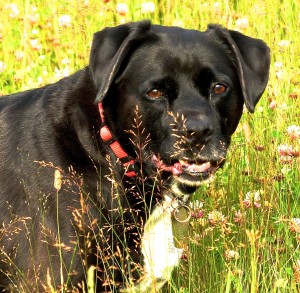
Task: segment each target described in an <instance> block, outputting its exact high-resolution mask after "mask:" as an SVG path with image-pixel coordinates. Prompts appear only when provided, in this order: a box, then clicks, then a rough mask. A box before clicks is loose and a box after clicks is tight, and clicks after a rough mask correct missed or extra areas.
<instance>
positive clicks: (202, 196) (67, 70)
mask: <svg viewBox="0 0 300 293" xmlns="http://www.w3.org/2000/svg"><path fill="white" fill-rule="evenodd" d="M145 3H147V4H145ZM151 3H152V4H151ZM141 4H143V5H141ZM145 18H147V19H151V20H152V21H153V22H154V23H157V24H164V25H177V26H182V27H185V28H193V29H199V30H205V29H206V27H207V24H209V23H218V24H221V25H223V26H225V27H227V28H229V29H237V30H239V31H241V32H242V33H244V34H247V35H250V36H252V37H256V38H261V39H263V40H264V41H265V42H266V43H267V44H268V45H269V46H270V48H271V57H272V60H271V72H270V81H269V84H268V86H267V90H266V92H265V93H264V95H263V97H262V99H261V101H260V102H259V104H258V106H257V107H256V112H255V113H254V114H249V113H247V112H245V113H244V115H243V118H242V120H241V123H240V126H239V128H238V129H237V131H236V133H235V134H234V136H233V139H232V145H231V147H230V152H229V156H228V160H227V163H226V165H225V166H224V168H223V169H222V170H220V171H218V173H217V176H216V180H215V181H214V182H213V183H211V184H210V185H209V186H203V187H201V189H200V190H199V191H198V192H197V194H195V195H194V200H195V201H196V203H197V206H196V204H195V212H194V215H195V216H194V219H193V221H192V223H191V224H192V237H191V240H190V245H189V251H187V253H186V260H185V261H183V263H182V266H180V268H179V270H178V271H177V272H175V274H174V279H173V281H174V282H172V283H171V284H169V287H168V288H167V291H168V292H182V293H188V292H190V293H196V292H201V293H204V292H208V293H214V292H226V293H227V292H243V293H244V292H251V293H254V292H300V2H299V0H287V1H283V0H260V1H253V0H250V1H249V0H232V1H229V0H228V1H219V2H215V1H210V0H208V1H196V0H194V1H193V0H181V1H178V0H162V1H158V0H156V1H153V2H146V1H100V0H97V1H96V0H70V1H67V0H65V1H63V0H54V1H51V3H49V1H39V0H36V1H33V0H32V1H30V0H16V1H14V2H10V1H9V0H7V1H1V3H0V95H5V94H8V93H13V92H16V91H20V90H26V89H29V88H34V87H39V86H42V85H45V84H48V83H53V82H55V81H57V80H59V79H60V78H62V77H64V76H67V75H70V74H71V73H73V72H75V71H76V70H78V69H79V68H82V67H84V66H85V65H87V64H88V56H89V50H90V45H91V40H92V36H93V33H94V32H96V31H98V30H100V29H102V28H104V27H105V26H114V25H117V24H120V23H123V22H128V21H138V20H141V19H145ZM0 188H1V186H0ZM49 292H58V291H55V288H50V287H49Z"/></svg>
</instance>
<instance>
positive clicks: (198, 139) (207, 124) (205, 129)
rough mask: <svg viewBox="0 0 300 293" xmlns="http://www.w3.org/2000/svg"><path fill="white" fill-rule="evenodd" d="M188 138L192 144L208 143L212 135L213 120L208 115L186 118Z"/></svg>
mask: <svg viewBox="0 0 300 293" xmlns="http://www.w3.org/2000/svg"><path fill="white" fill-rule="evenodd" d="M185 127H186V140H187V142H188V143H190V144H192V145H196V144H202V145H204V144H206V143H207V142H208V141H209V140H210V139H211V137H212V134H213V125H212V121H211V120H210V119H208V118H207V117H201V119H196V118H190V119H187V120H186V123H185Z"/></svg>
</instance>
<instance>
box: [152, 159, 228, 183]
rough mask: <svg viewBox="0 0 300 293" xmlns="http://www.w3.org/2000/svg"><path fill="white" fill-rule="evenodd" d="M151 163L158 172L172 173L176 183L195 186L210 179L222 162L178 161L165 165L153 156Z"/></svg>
mask: <svg viewBox="0 0 300 293" xmlns="http://www.w3.org/2000/svg"><path fill="white" fill-rule="evenodd" d="M152 161H153V163H154V165H155V166H156V168H158V169H159V170H161V171H165V172H169V173H172V174H173V176H174V178H175V179H176V180H177V181H179V182H181V183H184V184H185V185H190V186H195V185H196V186H197V185H199V184H201V183H202V182H203V181H206V180H208V179H209V178H211V177H212V175H214V173H215V172H216V170H217V169H218V168H219V166H220V164H221V162H222V161H223V160H220V161H219V162H217V161H212V162H210V161H203V162H194V161H187V160H178V161H177V162H174V163H172V164H166V163H164V162H163V161H162V160H161V159H160V158H158V157H157V156H155V155H153V158H152Z"/></svg>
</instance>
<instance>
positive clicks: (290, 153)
mask: <svg viewBox="0 0 300 293" xmlns="http://www.w3.org/2000/svg"><path fill="white" fill-rule="evenodd" d="M277 149H278V153H279V155H280V156H281V157H285V156H286V157H299V155H300V152H299V151H297V150H295V149H294V148H293V146H291V145H288V144H281V145H279V146H278V148H277Z"/></svg>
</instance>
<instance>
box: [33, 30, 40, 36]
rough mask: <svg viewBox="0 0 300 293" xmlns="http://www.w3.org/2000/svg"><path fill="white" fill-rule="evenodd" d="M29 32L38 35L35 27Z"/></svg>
mask: <svg viewBox="0 0 300 293" xmlns="http://www.w3.org/2000/svg"><path fill="white" fill-rule="evenodd" d="M31 33H32V34H33V35H38V33H39V31H38V30H37V29H33V30H32V31H31Z"/></svg>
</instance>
